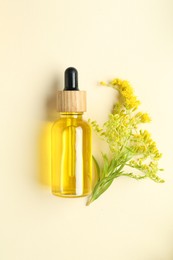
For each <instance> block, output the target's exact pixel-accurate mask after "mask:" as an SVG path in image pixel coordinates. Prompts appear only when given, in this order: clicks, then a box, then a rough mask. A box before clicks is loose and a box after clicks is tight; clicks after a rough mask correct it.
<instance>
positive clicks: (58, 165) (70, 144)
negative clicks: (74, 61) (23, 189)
mask: <svg viewBox="0 0 173 260" xmlns="http://www.w3.org/2000/svg"><path fill="white" fill-rule="evenodd" d="M57 111H58V112H59V113H60V118H59V119H58V120H57V121H55V123H54V124H53V127H52V138H51V175H52V193H53V194H54V195H57V196H61V197H82V196H87V195H89V194H90V193H91V189H92V151H91V128H90V126H89V124H88V123H87V122H85V121H84V120H83V118H82V117H83V112H85V111H86V92H85V91H80V90H79V88H78V72H77V70H76V69H75V68H72V67H69V68H67V69H66V71H65V87H64V90H63V91H58V92H57Z"/></svg>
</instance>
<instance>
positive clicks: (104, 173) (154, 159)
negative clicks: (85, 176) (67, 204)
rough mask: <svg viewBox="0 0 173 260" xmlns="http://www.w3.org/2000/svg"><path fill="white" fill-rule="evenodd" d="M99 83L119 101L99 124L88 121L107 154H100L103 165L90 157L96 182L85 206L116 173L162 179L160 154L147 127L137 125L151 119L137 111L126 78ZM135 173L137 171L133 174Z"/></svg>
mask: <svg viewBox="0 0 173 260" xmlns="http://www.w3.org/2000/svg"><path fill="white" fill-rule="evenodd" d="M101 85H102V86H108V87H112V88H113V89H115V90H116V91H117V92H118V93H119V101H118V102H116V104H115V105H114V107H113V110H112V113H111V114H110V115H109V118H108V121H106V122H105V123H104V124H103V126H102V127H100V126H99V125H98V123H97V122H96V121H91V120H89V121H90V124H91V125H92V128H93V129H94V130H95V132H96V133H97V134H98V135H99V136H100V137H101V138H102V140H104V141H105V142H106V143H107V144H108V146H109V149H110V154H109V155H107V154H102V156H103V167H102V168H101V167H100V166H99V163H98V162H97V160H96V159H95V157H93V158H94V162H95V164H96V168H97V172H98V181H97V183H96V185H95V187H94V189H93V192H92V194H91V196H90V197H89V199H88V202H87V205H89V204H90V203H91V202H93V201H94V200H96V199H97V198H98V197H99V196H100V195H101V194H102V193H103V192H105V191H106V190H107V189H108V188H109V186H110V185H111V184H112V182H113V180H114V179H115V178H117V177H119V176H128V177H131V178H134V179H136V180H139V179H144V178H150V179H151V180H153V181H155V182H158V183H162V182H164V180H163V179H161V178H160V177H159V176H158V172H159V171H161V170H162V169H160V168H159V166H158V162H159V159H160V158H161V153H160V152H159V150H158V149H157V146H156V143H155V142H154V141H153V140H152V138H151V135H150V133H149V132H148V131H147V130H141V129H140V126H141V125H142V124H145V123H149V122H150V121H151V119H150V116H149V115H148V114H147V113H142V112H138V107H139V105H140V101H139V100H138V99H137V97H136V96H135V94H134V91H133V88H132V87H131V85H130V83H129V82H128V81H126V80H121V79H113V80H112V81H110V82H107V83H106V82H101ZM136 172H137V173H136Z"/></svg>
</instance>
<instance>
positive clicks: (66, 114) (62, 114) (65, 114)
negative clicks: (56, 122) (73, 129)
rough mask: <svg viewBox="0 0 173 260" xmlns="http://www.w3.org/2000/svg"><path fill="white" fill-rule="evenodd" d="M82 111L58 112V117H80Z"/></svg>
mask: <svg viewBox="0 0 173 260" xmlns="http://www.w3.org/2000/svg"><path fill="white" fill-rule="evenodd" d="M82 116H83V112H60V118H67V117H68V118H78V119H82Z"/></svg>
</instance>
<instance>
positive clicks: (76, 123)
mask: <svg viewBox="0 0 173 260" xmlns="http://www.w3.org/2000/svg"><path fill="white" fill-rule="evenodd" d="M68 126H73V127H81V128H87V129H88V130H91V126H90V124H89V123H88V122H87V121H86V120H84V119H79V118H76V119H70V118H59V119H58V120H56V121H55V122H54V123H53V125H52V128H53V129H54V128H65V127H68Z"/></svg>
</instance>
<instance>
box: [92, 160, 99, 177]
mask: <svg viewBox="0 0 173 260" xmlns="http://www.w3.org/2000/svg"><path fill="white" fill-rule="evenodd" d="M92 158H93V161H94V163H95V166H96V170H97V177H98V181H99V180H100V167H99V164H98V162H97V160H96V158H95V157H94V155H93V156H92Z"/></svg>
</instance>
